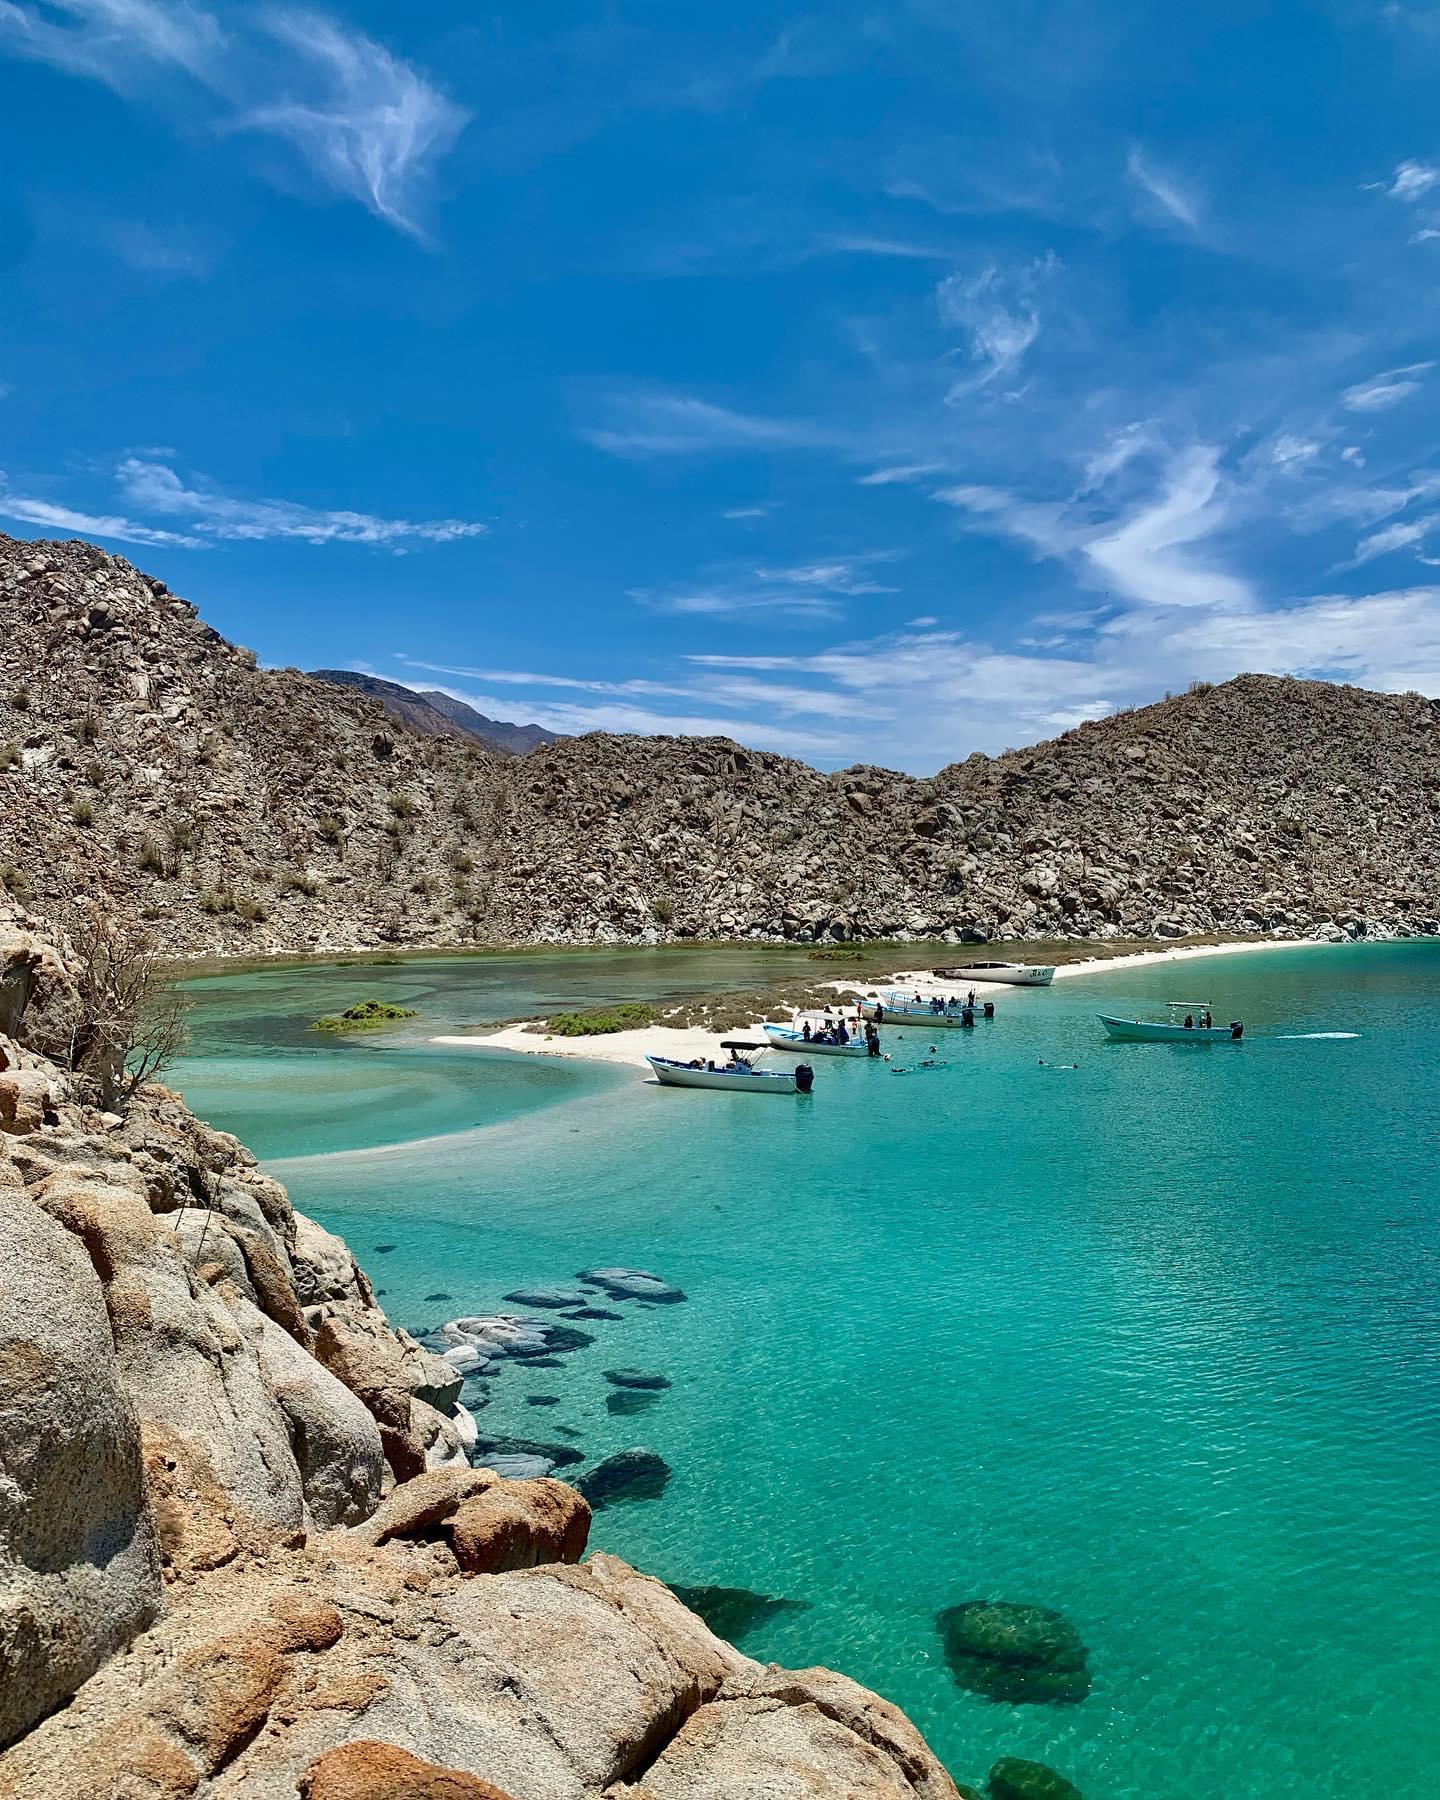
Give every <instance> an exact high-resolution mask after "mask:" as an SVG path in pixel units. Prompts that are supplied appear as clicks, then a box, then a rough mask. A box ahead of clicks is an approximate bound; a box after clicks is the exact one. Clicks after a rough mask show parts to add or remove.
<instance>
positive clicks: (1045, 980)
mask: <svg viewBox="0 0 1440 1800" xmlns="http://www.w3.org/2000/svg"><path fill="white" fill-rule="evenodd" d="M930 973H931V974H932V975H936V976H938V977H939V979H940V980H941V981H1001V982H1004V984H1005V985H1006V986H1007V987H1049V985H1050V983H1051V982H1052V981H1053V980H1054V979H1055V970H1054V969H1053V967H1051V965H1050V964H1049V963H1013V962H972V963H956V964H955V965H954V966H953V967H951V968H948V969H932V970H931V971H930Z"/></svg>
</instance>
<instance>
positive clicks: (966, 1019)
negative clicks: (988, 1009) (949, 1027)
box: [960, 1006, 975, 1026]
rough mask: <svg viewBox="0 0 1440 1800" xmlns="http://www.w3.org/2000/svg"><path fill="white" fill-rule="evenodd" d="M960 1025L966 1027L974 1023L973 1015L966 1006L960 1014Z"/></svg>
mask: <svg viewBox="0 0 1440 1800" xmlns="http://www.w3.org/2000/svg"><path fill="white" fill-rule="evenodd" d="M960 1023H961V1024H962V1025H966V1026H968V1025H973V1024H974V1023H975V1014H974V1013H973V1012H972V1011H971V1010H970V1008H969V1007H968V1006H967V1007H966V1008H965V1010H964V1011H963V1012H962V1013H961V1014H960Z"/></svg>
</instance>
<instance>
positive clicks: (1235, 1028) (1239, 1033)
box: [1230, 1019, 1245, 1044]
mask: <svg viewBox="0 0 1440 1800" xmlns="http://www.w3.org/2000/svg"><path fill="white" fill-rule="evenodd" d="M1244 1035H1245V1027H1244V1026H1243V1025H1242V1024H1241V1023H1240V1021H1239V1020H1238V1019H1232V1020H1231V1021H1230V1041H1231V1042H1232V1043H1235V1044H1238V1043H1239V1042H1240V1040H1241V1038H1242V1037H1244Z"/></svg>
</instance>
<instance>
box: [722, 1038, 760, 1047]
mask: <svg viewBox="0 0 1440 1800" xmlns="http://www.w3.org/2000/svg"><path fill="white" fill-rule="evenodd" d="M720 1048H721V1049H722V1050H768V1049H769V1048H770V1046H769V1045H768V1044H751V1043H748V1042H745V1041H743V1040H742V1039H740V1038H721V1040H720Z"/></svg>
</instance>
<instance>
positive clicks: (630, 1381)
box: [605, 1369, 670, 1391]
mask: <svg viewBox="0 0 1440 1800" xmlns="http://www.w3.org/2000/svg"><path fill="white" fill-rule="evenodd" d="M605 1379H606V1380H607V1381H608V1382H609V1383H610V1385H611V1386H612V1387H617V1388H647V1389H653V1390H656V1391H658V1390H659V1389H661V1388H668V1387H669V1385H670V1377H669V1376H668V1375H657V1374H656V1373H655V1371H654V1370H653V1369H606V1371H605Z"/></svg>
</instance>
